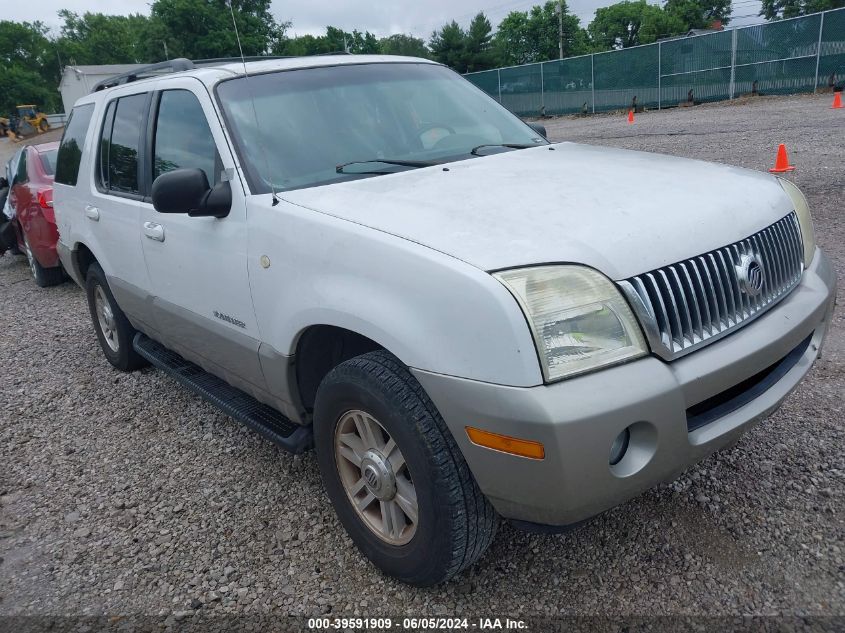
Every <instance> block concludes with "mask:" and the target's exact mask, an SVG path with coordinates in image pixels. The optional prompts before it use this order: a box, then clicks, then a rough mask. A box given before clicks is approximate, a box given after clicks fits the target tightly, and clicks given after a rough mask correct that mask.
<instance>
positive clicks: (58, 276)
mask: <svg viewBox="0 0 845 633" xmlns="http://www.w3.org/2000/svg"><path fill="white" fill-rule="evenodd" d="M23 245H24V254H25V255H26V259H27V262H29V270H30V272H32V278H33V279H34V280H35V283H36V284H37V285H38V286H40V287H41V288H47V287H48V286H56V285H58V284H60V283H62V282H63V281H64V280H65V271H64V270H62V267H61V265H59V266H56V267H54V268H44V267H43V266H42V265H41V264H39V263H38V260H37V259H36V258H35V253H33V252H32V248H31V247H30V245H29V239H28V238H27V237H26V234H25V233H24V236H23ZM13 252H14V251H13Z"/></svg>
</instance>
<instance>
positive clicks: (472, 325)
mask: <svg viewBox="0 0 845 633" xmlns="http://www.w3.org/2000/svg"><path fill="white" fill-rule="evenodd" d="M249 253H250V257H249V262H250V264H249V275H250V284H251V286H252V296H253V302H254V305H255V310H256V316H257V319H258V324H259V328H260V331H261V336H262V339H263V340H264V341H266V342H268V343H270V344H271V345H272V346H273V347H274V348H275V349H276V350H278V351H279V352H280V353H282V354H287V355H291V354H293V353H294V351H295V349H296V344H297V341H298V338H299V336H300V335H301V333H302V332H303V331H304V330H305V329H307V328H308V327H310V326H312V325H333V326H336V327H341V328H345V329H347V330H352V331H354V332H357V333H358V334H361V335H363V336H366V337H367V338H370V339H372V340H373V341H375V342H377V343H378V344H380V345H381V346H383V347H384V348H386V349H387V350H389V351H390V352H391V353H393V354H394V355H396V356H397V357H398V358H399V359H400V360H402V362H404V363H405V364H406V365H408V366H409V367H413V368H416V369H422V370H425V371H430V372H435V373H441V374H448V375H452V376H460V377H463V378H471V379H474V380H481V381H485V382H493V383H497V384H505V385H514V386H532V385H537V384H541V383H542V374H541V372H540V366H539V362H538V360H537V354H536V351H535V348H534V343H533V341H532V339H531V334H530V332H529V330H528V326H527V324H526V322H525V319H524V317H523V315H522V313H521V311H520V309H519V307H518V306H517V304H516V302H515V301H514V299H513V297H511V295H510V293H508V291H507V290H506V289H505V288H504V287H503V286H502V285H501V284H500V283H499V282H498V281H496V280H495V279H494V278H493V277H491V276H490V275H489V274H488V273H486V272H485V271H482V270H479V269H478V268H475V267H473V266H471V265H469V264H467V263H465V262H462V261H460V260H457V259H455V258H453V257H450V256H448V255H445V254H443V253H440V252H438V251H435V250H432V249H430V248H428V247H425V246H422V245H419V244H416V243H414V242H410V241H408V240H405V239H402V238H399V237H396V236H394V235H390V234H387V233H383V232H380V231H377V230H374V229H370V228H367V227H363V226H361V225H358V224H355V223H352V222H349V221H346V220H341V219H338V218H335V217H332V216H329V215H325V214H322V213H319V212H317V211H312V210H308V209H303V208H302V207H298V206H295V205H292V204H288V203H286V202H281V203H279V204H278V205H277V206H275V207H272V206H271V205H270V200H269V196H260V197H259V196H254V197H253V198H252V199H251V200H250V210H249ZM262 256H266V257H267V258H269V263H270V265H269V266H267V267H264V266H263V265H262V264H261V261H262ZM264 263H265V264H266V263H267V260H264Z"/></svg>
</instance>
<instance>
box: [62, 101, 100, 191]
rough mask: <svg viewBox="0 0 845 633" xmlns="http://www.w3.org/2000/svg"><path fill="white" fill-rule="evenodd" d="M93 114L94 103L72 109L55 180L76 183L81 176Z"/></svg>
mask: <svg viewBox="0 0 845 633" xmlns="http://www.w3.org/2000/svg"><path fill="white" fill-rule="evenodd" d="M93 114H94V104H93V103H86V104H85V105H81V106H77V107H75V108H74V109H73V110H72V111H71V113H70V118H69V119H68V122H67V126H66V127H65V132H64V134H63V135H62V142H61V144H60V145H59V152H58V155H57V156H56V178H55V182H58V183H61V184H63V185H72V186H75V185H76V180H77V178H78V177H79V163H80V161H81V160H82V151H83V150H84V149H85V137H86V136H87V135H88V127H89V126H90V125H91V116H92V115H93Z"/></svg>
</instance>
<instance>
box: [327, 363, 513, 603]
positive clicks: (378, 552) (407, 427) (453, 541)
mask: <svg viewBox="0 0 845 633" xmlns="http://www.w3.org/2000/svg"><path fill="white" fill-rule="evenodd" d="M314 441H315V447H316V451H317V460H318V462H319V465H320V472H321V474H322V477H323V482H324V485H325V487H326V491H327V492H328V495H329V498H330V499H331V501H332V504H333V505H334V507H335V510H336V511H337V514H338V517H339V518H340V521H341V523H343V526H344V527H345V528H346V531H347V532H348V533H349V535H350V536H351V537H352V540H353V541H354V542H355V544H356V545H357V546H358V548H359V549H360V550H361V551H362V552H363V553H364V555H366V556H367V557H368V558H369V559H370V560H371V561H372V562H373V563H374V564H375V565H376V566H377V567H379V568H380V569H381V570H383V571H384V572H385V573H387V574H389V575H391V576H394V577H396V578H398V579H400V580H403V581H405V582H408V583H411V584H414V585H418V586H428V585H433V584H436V583H439V582H443V581H445V580H448V579H449V578H451V577H452V576H454V575H455V574H457V573H459V572H460V571H462V570H463V569H465V568H467V567H468V566H470V565H471V564H472V563H474V562H475V561H476V560H478V558H479V557H480V556H481V555H482V554H483V553H484V551H485V550H486V549H487V548H488V547H489V545H490V543H491V542H492V540H493V537H494V535H495V531H496V524H497V521H498V517H497V515H496V513H495V510H494V509H493V507H492V506H491V505H490V502H489V501H488V500H487V498H486V497H485V496H484V495H483V494H482V493H481V491H480V490H479V488H478V485H477V484H476V483H475V480H474V479H473V477H472V474H471V473H470V471H469V467H468V466H467V464H466V461H464V458H463V456H462V455H461V452H460V450H459V449H458V446H457V444H456V443H455V440H454V439H453V438H452V436H451V434H450V432H449V430H448V429H447V428H446V425H445V423H444V422H443V419H442V418H441V417H440V414H439V413H438V412H437V409H436V408H435V407H434V404H433V403H432V402H431V400H430V399H429V398H428V396H427V395H426V393H425V392H424V391H423V389H422V387H421V386H420V384H419V383H418V382H417V381H416V379H415V378H414V377H413V376H412V375H411V373H410V372H409V371H408V369H407V368H406V367H405V366H404V365H403V364H402V363H401V362H400V361H399V360H398V359H396V358H395V357H394V356H392V355H391V354H389V353H387V352H384V351H377V352H371V353H369V354H364V355H362V356H358V357H356V358H353V359H351V360H348V361H346V362H344V363H341V364H340V365H338V366H337V367H335V368H334V369H333V370H332V371H331V372H329V374H328V375H327V376H326V378H325V379H324V380H323V382H322V383H321V385H320V388H319V390H318V392H317V398H316V403H315V406H314Z"/></svg>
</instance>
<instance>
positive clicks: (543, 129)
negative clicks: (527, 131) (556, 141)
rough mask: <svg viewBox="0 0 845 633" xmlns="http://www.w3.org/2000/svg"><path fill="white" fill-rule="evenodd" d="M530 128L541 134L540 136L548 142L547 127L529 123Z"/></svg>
mask: <svg viewBox="0 0 845 633" xmlns="http://www.w3.org/2000/svg"><path fill="white" fill-rule="evenodd" d="M528 127H530V128H531V129H532V130H534V131H535V132H537V134H539V135H540V136H542V137H543V138H545V139H546V140H548V139H547V138H546V126H545V125H540V124H539V123H529V124H528Z"/></svg>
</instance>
